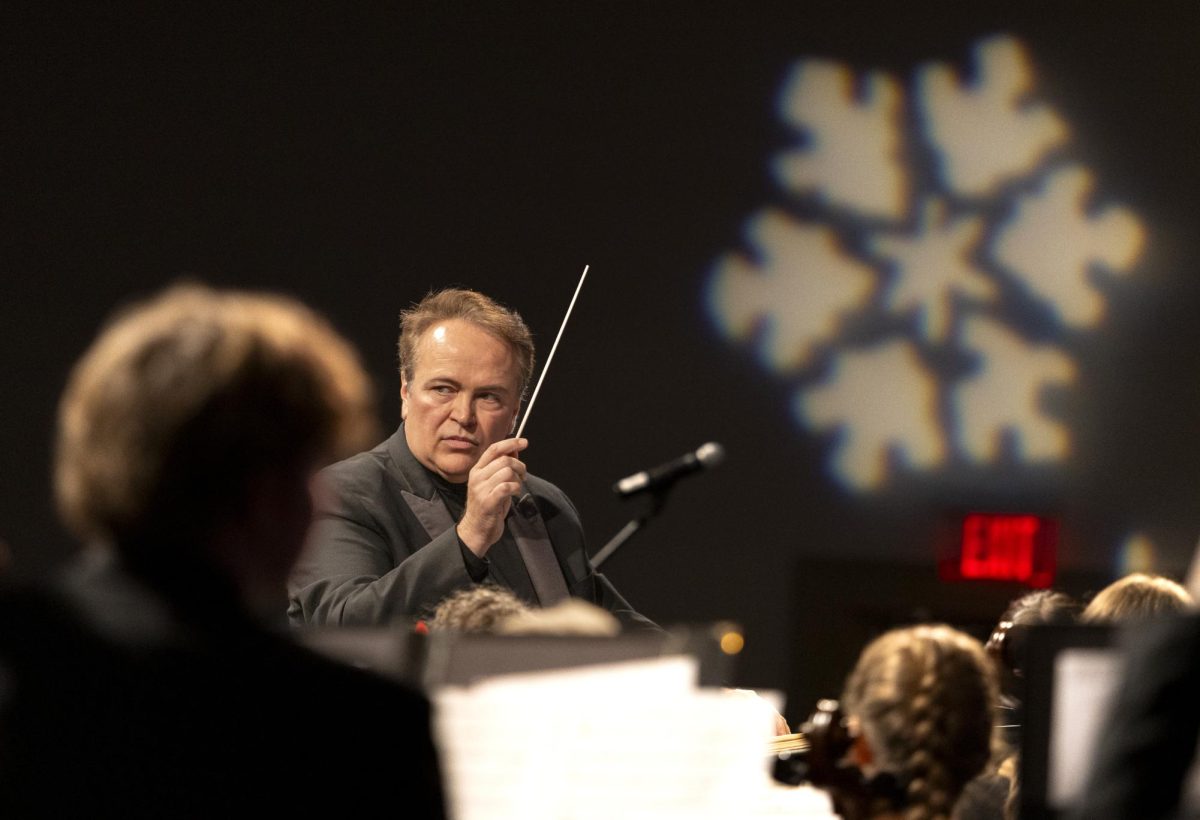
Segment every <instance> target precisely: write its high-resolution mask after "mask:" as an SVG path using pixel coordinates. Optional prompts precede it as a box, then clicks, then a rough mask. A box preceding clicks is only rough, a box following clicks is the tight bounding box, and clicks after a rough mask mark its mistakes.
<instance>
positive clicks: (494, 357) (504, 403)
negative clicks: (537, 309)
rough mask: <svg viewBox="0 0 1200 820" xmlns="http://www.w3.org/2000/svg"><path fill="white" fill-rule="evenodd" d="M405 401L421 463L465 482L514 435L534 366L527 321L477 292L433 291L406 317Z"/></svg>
mask: <svg viewBox="0 0 1200 820" xmlns="http://www.w3.org/2000/svg"><path fill="white" fill-rule="evenodd" d="M399 348H400V398H401V411H400V412H401V416H402V417H403V419H404V422H405V424H404V430H405V439H406V440H407V442H408V446H409V449H411V450H412V452H413V455H414V456H416V458H417V460H418V461H420V462H421V463H422V464H424V465H425V466H426V467H427V468H429V469H430V470H432V471H434V472H435V473H437V474H439V475H440V476H442V477H443V478H445V479H446V480H448V481H452V482H455V483H462V482H465V481H466V480H467V477H468V474H469V473H470V471H471V468H472V467H474V466H475V462H476V461H478V460H479V457H480V456H481V455H482V454H483V451H484V450H486V449H487V448H488V446H490V445H491V444H493V443H494V442H496V441H499V440H501V439H503V438H505V437H507V436H508V435H510V434H511V433H512V431H513V429H514V428H515V426H516V422H517V414H518V412H519V410H520V408H521V401H522V398H523V397H524V394H525V390H526V388H527V387H528V385H529V379H530V375H531V373H532V371H533V338H532V336H531V335H530V333H529V328H528V327H526V325H525V322H524V321H523V320H522V319H521V317H520V316H519V315H518V314H517V313H516V312H515V311H511V310H509V309H507V308H505V307H503V306H502V305H499V304H497V303H496V302H495V301H493V300H491V299H489V298H488V297H486V296H484V295H483V294H480V293H476V292H475V291H471V290H461V289H453V290H443V291H440V292H437V293H431V294H429V295H428V296H426V297H425V298H424V299H422V300H421V302H420V303H419V304H417V305H415V306H414V307H412V308H411V309H409V310H406V311H404V313H402V314H401V316H400V344H399Z"/></svg>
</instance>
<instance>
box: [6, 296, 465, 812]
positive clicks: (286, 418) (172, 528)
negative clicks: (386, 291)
mask: <svg viewBox="0 0 1200 820" xmlns="http://www.w3.org/2000/svg"><path fill="white" fill-rule="evenodd" d="M369 406H370V391H369V387H368V382H367V379H366V377H365V375H364V373H363V372H362V370H361V369H360V367H359V365H358V362H357V359H356V357H355V355H354V353H353V351H352V350H351V348H350V347H349V346H348V345H347V344H346V342H345V341H344V340H343V339H342V338H340V337H339V336H338V335H337V334H336V333H335V332H334V331H333V330H332V329H331V328H330V327H329V326H328V325H327V324H326V323H325V322H324V321H323V320H322V319H321V318H319V317H318V316H317V315H316V314H314V313H312V312H311V311H309V310H307V309H306V308H304V307H303V306H301V305H300V304H298V303H296V302H293V301H291V300H288V299H285V298H281V297H276V296H270V295H262V294H250V293H235V292H222V291H214V290H210V289H207V288H204V287H200V286H180V287H176V288H172V289H170V290H168V291H166V292H165V293H163V294H161V295H159V296H158V297H156V298H153V299H151V300H149V301H147V302H145V303H142V304H139V305H137V306H135V307H133V308H132V309H130V310H127V311H125V312H123V313H122V314H120V315H119V316H118V317H117V318H116V320H115V321H114V322H112V323H111V324H110V325H109V326H107V327H106V328H105V329H104V330H103V332H102V333H101V334H100V337H99V338H98V339H97V340H96V342H95V343H94V344H93V345H92V346H91V348H90V349H89V350H88V351H87V353H86V354H85V355H84V356H83V358H82V359H81V360H80V361H79V362H78V363H77V365H76V366H75V368H74V370H73V371H72V373H71V376H70V379H69V382H68V385H67V388H66V391H65V393H64V395H63V397H62V401H61V405H60V409H59V419H58V440H57V453H56V463H55V486H56V493H57V499H58V503H59V507H60V510H61V512H62V515H63V517H64V519H65V520H66V522H67V523H68V525H69V526H70V527H71V528H72V529H73V530H74V531H75V533H76V534H77V535H79V536H80V538H82V539H83V541H84V542H85V545H86V548H85V549H84V550H83V551H82V552H81V554H80V555H79V556H78V560H77V561H75V562H74V563H73V564H72V565H70V566H69V567H68V568H67V570H66V572H65V573H64V575H63V577H62V578H61V579H59V580H58V581H57V582H56V583H54V584H52V585H48V586H47V587H46V588H22V589H16V588H14V589H10V590H6V592H5V594H4V596H3V597H2V598H0V680H2V681H3V683H2V685H0V814H3V815H4V816H22V817H25V816H115V815H118V814H119V815H121V816H130V817H149V816H164V817H166V816H169V817H189V816H197V817H200V816H204V817H211V816H218V815H219V814H223V813H226V814H227V813H231V812H232V813H239V812H240V811H247V810H251V811H253V810H258V811H269V812H270V813H271V814H273V815H277V816H278V815H283V814H285V813H288V814H305V813H311V812H313V811H317V810H326V809H329V808H332V807H335V806H337V805H339V804H342V803H344V801H346V800H348V799H350V798H351V796H352V795H353V794H355V793H358V792H359V791H361V789H362V787H363V786H364V784H372V785H373V787H377V788H386V789H387V790H388V791H389V792H390V793H391V794H392V795H393V796H394V797H395V799H396V800H397V802H398V804H399V805H401V806H402V809H403V811H402V816H405V817H414V818H418V817H419V818H441V817H442V816H443V804H442V792H441V784H440V779H439V772H438V765H437V758H436V754H435V751H434V748H433V744H432V740H431V735H430V726H429V710H428V705H427V703H426V701H425V700H424V698H423V697H421V696H420V695H418V694H416V693H414V692H411V691H409V690H407V689H404V688H402V687H400V686H398V685H394V684H392V683H390V682H387V681H384V680H383V679H379V678H376V677H374V676H372V675H369V674H367V673H365V672H361V671H360V670H357V669H353V668H351V667H349V666H342V665H340V664H337V663H335V662H333V661H331V660H327V659H325V658H322V657H319V656H317V655H315V654H312V653H310V652H309V651H307V650H304V649H301V648H300V647H298V646H297V645H295V644H294V643H293V642H292V641H291V640H289V636H288V635H287V633H286V631H285V630H281V629H277V628H278V627H283V626H284V625H285V621H284V620H283V618H282V613H283V610H284V601H285V590H284V585H285V579H286V576H287V574H288V572H289V570H290V569H291V567H292V564H293V562H294V561H295V558H296V556H297V555H298V553H299V552H300V549H301V547H302V545H303V542H304V539H305V536H306V533H307V531H308V528H309V524H310V521H311V514H312V502H311V499H310V482H311V481H312V479H313V475H314V472H315V470H316V469H317V467H318V466H320V465H321V464H322V463H327V462H328V461H329V460H331V459H332V458H335V457H337V456H338V455H339V454H341V453H345V452H347V451H352V450H353V449H354V448H355V447H357V446H360V444H361V442H362V441H363V440H364V439H365V438H366V437H367V436H369V435H370V432H371V430H372V429H373V426H374V425H373V421H372V418H371V415H370V413H369V411H368V408H369ZM381 739H383V740H386V748H387V749H388V751H386V752H383V753H381V752H379V751H377V750H376V747H377V746H378V743H379V741H380V740H381Z"/></svg>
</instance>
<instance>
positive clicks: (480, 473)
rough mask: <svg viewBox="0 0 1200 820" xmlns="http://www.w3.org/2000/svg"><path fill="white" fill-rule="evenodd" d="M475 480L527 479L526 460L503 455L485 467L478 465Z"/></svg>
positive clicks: (473, 476)
mask: <svg viewBox="0 0 1200 820" xmlns="http://www.w3.org/2000/svg"><path fill="white" fill-rule="evenodd" d="M470 480H473V481H475V482H482V483H486V482H490V481H496V480H499V481H509V480H516V481H524V480H525V462H523V461H520V460H518V459H516V458H513V457H512V456H502V457H501V458H498V459H496V460H495V461H493V462H492V463H490V464H487V465H485V466H483V467H478V466H477V467H476V468H475V470H474V475H472V476H471V479H470Z"/></svg>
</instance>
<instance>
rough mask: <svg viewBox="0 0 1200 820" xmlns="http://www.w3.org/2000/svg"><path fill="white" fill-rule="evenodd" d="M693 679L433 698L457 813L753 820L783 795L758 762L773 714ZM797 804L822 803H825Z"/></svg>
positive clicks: (689, 666) (554, 819)
mask: <svg viewBox="0 0 1200 820" xmlns="http://www.w3.org/2000/svg"><path fill="white" fill-rule="evenodd" d="M696 674H697V665H696V661H695V659H693V658H690V657H683V656H680V657H668V658H655V659H652V660H646V661H630V662H623V663H619V664H610V665H605V666H596V667H587V668H583V669H579V668H576V669H570V670H564V671H553V672H538V673H533V674H522V675H507V676H504V677H500V678H493V679H489V680H487V681H484V682H481V683H479V684H476V685H474V686H470V687H452V688H451V687H447V688H444V689H442V690H440V691H439V692H437V693H435V696H434V703H435V708H436V719H435V730H436V732H437V737H438V742H439V747H440V749H441V750H442V755H443V769H444V773H445V777H446V782H447V792H448V796H449V802H450V808H451V812H452V816H453V818H455V820H500V819H501V818H521V820H538V819H539V818H545V820H593V819H596V820H598V818H606V819H607V818H614V817H619V818H621V820H631V819H632V820H636V819H637V818H647V820H649V818H655V820H662V818H672V817H680V818H683V817H685V816H686V817H688V818H689V820H695V818H697V817H700V818H705V817H711V818H714V820H716V818H726V817H727V818H735V817H736V818H748V817H754V816H756V811H758V810H756V809H754V808H753V807H754V806H755V805H757V806H759V807H761V809H762V810H764V811H765V810H766V809H767V808H768V807H769V806H770V805H773V804H772V803H771V798H772V797H775V798H777V797H778V796H779V795H778V794H777V793H775V792H774V791H773V790H772V784H771V781H770V778H769V773H768V769H767V757H766V755H765V749H766V745H767V741H768V740H769V739H770V737H771V736H772V733H773V712H772V710H771V708H770V706H769V705H768V704H767V703H766V701H764V700H761V699H757V698H746V697H730V696H727V695H725V694H723V693H722V692H721V691H720V690H709V689H698V688H697V686H696ZM806 796H807V798H808V799H809V804H810V805H822V804H821V802H820V801H821V799H822V797H823V795H818V796H817V797H816V798H815V800H814V799H813V796H812V795H811V794H808V795H806ZM777 802H778V801H777V800H776V804H777ZM789 805H790V804H789ZM772 815H774V812H772ZM763 816H766V815H765V814H764V815H763ZM819 816H825V817H828V816H830V815H829V814H828V813H827V812H824V813H822V814H820V815H819Z"/></svg>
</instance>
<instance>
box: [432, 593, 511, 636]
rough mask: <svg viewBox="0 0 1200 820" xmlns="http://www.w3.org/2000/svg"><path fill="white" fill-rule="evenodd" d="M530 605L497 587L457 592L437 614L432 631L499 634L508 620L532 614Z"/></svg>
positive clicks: (447, 597)
mask: <svg viewBox="0 0 1200 820" xmlns="http://www.w3.org/2000/svg"><path fill="white" fill-rule="evenodd" d="M529 609H530V607H529V605H528V604H526V603H525V602H524V601H522V600H521V599H520V598H518V597H517V596H516V594H515V593H514V592H512V591H511V590H509V589H506V588H504V587H499V586H495V585H494V584H479V585H477V586H472V587H466V588H464V589H459V590H455V591H454V592H452V593H450V594H449V595H447V596H446V597H445V598H443V599H442V600H441V602H440V603H439V604H438V605H437V608H435V609H434V611H433V617H432V618H430V620H429V628H430V629H432V630H447V631H454V632H495V631H496V627H497V626H498V625H499V624H500V623H501V622H502V621H504V620H505V619H507V618H510V617H512V616H514V615H519V614H521V613H524V612H528V611H529Z"/></svg>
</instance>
